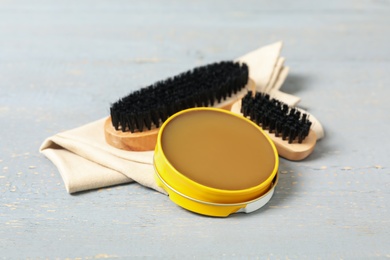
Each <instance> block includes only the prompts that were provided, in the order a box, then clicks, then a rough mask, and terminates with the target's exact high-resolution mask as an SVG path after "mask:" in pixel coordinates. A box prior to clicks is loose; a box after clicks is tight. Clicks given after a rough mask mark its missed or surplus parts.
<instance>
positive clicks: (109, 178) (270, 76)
mask: <svg viewBox="0 0 390 260" xmlns="http://www.w3.org/2000/svg"><path fill="white" fill-rule="evenodd" d="M281 49H282V42H276V43H273V44H270V45H267V46H264V47H261V48H259V49H257V50H254V51H252V52H250V53H248V54H246V55H244V56H242V57H240V58H238V59H236V60H237V61H240V62H245V63H247V64H248V67H249V75H250V77H251V78H252V79H253V80H254V81H255V83H256V89H257V90H259V91H263V92H267V93H270V95H271V96H273V97H275V98H277V99H279V100H281V101H283V102H285V103H287V104H289V105H292V106H295V105H296V104H297V103H298V102H299V101H300V99H299V98H298V97H295V96H293V95H290V94H287V93H283V92H281V91H280V90H279V88H280V87H281V86H282V84H283V82H284V81H285V79H286V77H287V75H288V72H289V68H288V67H286V66H284V62H285V58H284V57H280V52H281ZM239 106H240V103H237V104H236V105H235V106H233V110H237V111H239V109H240V107H239ZM313 118H314V117H311V119H312V121H313ZM314 119H315V118H314ZM315 120H316V119H315ZM104 121H105V118H102V119H100V120H97V121H95V122H92V123H89V124H86V125H83V126H81V127H78V128H75V129H72V130H68V131H65V132H62V133H58V134H56V135H54V136H52V137H49V138H47V139H46V140H45V141H44V142H43V143H42V145H41V147H40V152H41V153H42V154H44V155H45V156H46V157H47V158H48V159H49V160H51V161H52V163H53V164H54V165H55V166H56V167H57V168H58V171H59V172H60V174H61V176H62V179H63V181H64V184H65V188H66V190H67V191H68V192H69V193H75V192H79V191H84V190H91V189H97V188H102V187H107V186H112V185H117V184H124V183H130V182H134V181H135V182H137V183H139V184H141V185H143V186H146V187H149V188H151V189H154V190H156V191H158V192H161V193H163V194H166V193H165V191H164V190H162V189H161V188H160V187H158V186H157V185H156V183H155V181H154V177H153V174H154V168H153V151H147V152H132V151H123V150H120V149H117V148H114V147H112V146H110V145H108V144H107V143H106V141H105V138H104ZM313 125H316V126H317V128H316V133H317V138H318V139H320V138H322V137H323V129H322V126H321V124H320V123H319V122H318V120H316V122H314V124H313Z"/></svg>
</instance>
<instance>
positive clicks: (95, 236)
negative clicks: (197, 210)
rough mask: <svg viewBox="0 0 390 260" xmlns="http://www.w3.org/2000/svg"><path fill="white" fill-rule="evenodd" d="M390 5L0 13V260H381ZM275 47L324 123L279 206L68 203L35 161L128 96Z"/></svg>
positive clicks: (292, 167) (108, 195)
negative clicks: (192, 209) (230, 208)
mask: <svg viewBox="0 0 390 260" xmlns="http://www.w3.org/2000/svg"><path fill="white" fill-rule="evenodd" d="M389 13H390V5H389V2H388V1H362V0H358V1H352V0H347V1H325V2H314V1H307V0H297V1H293V2H292V1H285V0H283V1H271V2H270V1H265V0H261V1H254V0H253V1H170V0H169V1H137V2H133V1H132V2H130V1H124V0H118V1H103V0H97V1H73V0H72V1H62V2H61V3H59V2H56V3H54V2H52V1H49V0H38V1H34V2H32V1H27V0H21V1H0V124H1V128H0V136H1V138H0V258H4V259H26V258H32V259H46V258H48V259H56V258H59V259H66V258H69V259H95V258H116V257H118V258H131V257H145V256H151V257H162V258H167V259H171V258H179V259H180V258H200V259H204V258H222V257H225V258H234V257H236V258H237V257H238V258H244V259H246V258H261V259H264V258H270V259H317V258H319V259H356V258H358V259H372V258H388V257H390V247H389V241H390V221H389V219H390V212H389V208H390V193H389V188H390V171H389V167H390V165H389V154H390V145H389V138H388V133H389V132H390V124H389V123H388V122H389V119H390V116H389V112H388V111H390V104H389V102H388V97H389V95H390V90H389V87H388V86H389V85H390V74H389V71H390V51H389V40H390V38H389V37H390V36H389V35H390V27H389V24H390V16H389ZM278 40H283V41H284V49H283V51H282V55H283V57H286V61H285V65H287V66H289V67H290V68H291V72H290V75H289V76H288V78H287V81H286V82H285V84H284V85H283V86H282V88H281V90H282V91H284V92H287V93H289V94H293V95H295V96H298V97H300V98H301V100H302V101H301V103H300V105H301V106H302V107H304V108H305V109H307V110H308V111H309V112H310V113H313V115H315V116H316V117H317V118H318V119H319V120H320V121H321V122H322V123H323V125H324V127H325V130H326V137H325V139H323V140H321V141H319V142H318V143H317V145H316V148H315V150H314V152H313V153H312V154H311V155H310V156H309V157H308V158H307V159H306V160H304V161H302V162H290V161H286V160H283V159H282V160H281V165H280V180H279V184H278V186H277V187H276V191H275V195H274V197H273V198H272V199H271V201H270V202H269V203H268V204H267V205H266V206H265V207H264V208H263V209H261V210H259V211H257V212H254V213H252V214H248V215H245V214H236V215H232V216H231V217H229V218H226V219H218V218H209V217H203V216H199V215H196V214H192V213H189V212H187V211H185V210H182V209H181V208H179V207H178V206H176V205H174V204H173V203H171V202H170V201H169V199H168V198H167V197H165V196H163V195H161V194H158V193H156V192H154V191H152V190H149V189H146V188H144V187H141V186H139V185H138V184H130V185H122V186H116V187H111V188H107V189H101V190H96V191H90V192H84V193H80V194H77V195H69V194H67V193H66V191H65V188H64V187H63V184H62V180H61V177H60V175H59V173H58V172H57V169H56V168H55V167H54V166H53V165H52V164H51V162H50V161H48V160H47V159H46V158H44V157H43V156H42V155H40V154H39V153H38V147H39V145H40V144H41V142H42V141H43V140H44V139H45V138H46V137H48V136H50V135H53V134H55V133H57V132H59V131H63V130H67V129H71V128H74V127H77V126H80V125H82V124H85V123H88V122H91V121H93V120H96V119H99V118H102V117H104V116H107V115H108V112H109V105H110V103H111V102H113V101H115V100H117V99H118V98H119V97H121V96H124V95H125V94H128V93H129V92H130V91H132V90H135V89H138V88H140V87H141V86H146V85H149V84H151V83H153V82H154V81H156V80H160V79H163V78H166V77H169V76H171V75H175V74H177V73H180V72H182V71H186V70H188V69H189V68H192V67H194V66H197V65H202V64H205V63H209V62H213V61H219V60H224V59H233V58H236V57H239V56H240V55H243V54H245V53H247V52H248V51H250V50H253V49H255V48H258V47H259V46H262V45H266V44H269V43H272V42H275V41H278Z"/></svg>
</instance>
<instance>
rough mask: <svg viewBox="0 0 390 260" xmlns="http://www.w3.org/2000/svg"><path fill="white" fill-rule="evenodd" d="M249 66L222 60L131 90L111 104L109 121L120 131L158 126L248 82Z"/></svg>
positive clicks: (212, 103)
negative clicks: (177, 114) (182, 112)
mask: <svg viewBox="0 0 390 260" xmlns="http://www.w3.org/2000/svg"><path fill="white" fill-rule="evenodd" d="M248 75H249V71H248V66H247V65H246V64H239V63H236V62H232V61H223V62H219V63H213V64H209V65H206V66H202V67H198V68H195V69H193V70H190V71H187V72H184V73H181V74H179V75H177V76H175V77H172V78H168V79H166V80H162V81H158V82H156V83H154V84H152V85H150V86H148V87H145V88H142V89H140V90H137V91H134V92H132V93H130V94H129V95H127V96H125V97H123V98H121V99H119V100H118V101H117V102H115V103H113V104H112V105H111V107H110V114H111V120H112V125H113V126H114V127H115V129H116V130H121V131H123V132H126V131H130V132H132V133H133V132H135V131H139V132H142V131H144V130H150V129H151V128H154V127H155V128H158V127H160V125H161V124H162V123H163V122H164V121H165V120H166V119H167V118H168V117H169V116H171V115H173V114H175V113H176V112H179V111H181V110H184V109H187V108H192V107H203V106H213V105H214V104H216V103H219V102H221V101H223V100H225V99H226V98H227V97H231V96H232V95H234V94H235V93H237V92H238V91H240V90H241V89H242V88H244V87H245V85H246V84H247V83H248Z"/></svg>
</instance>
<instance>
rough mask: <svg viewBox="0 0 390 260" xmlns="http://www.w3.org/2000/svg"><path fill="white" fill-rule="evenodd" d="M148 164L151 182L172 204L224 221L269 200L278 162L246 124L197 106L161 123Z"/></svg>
mask: <svg viewBox="0 0 390 260" xmlns="http://www.w3.org/2000/svg"><path fill="white" fill-rule="evenodd" d="M153 162H154V167H155V170H156V171H155V177H156V181H157V183H158V184H159V185H160V186H161V187H162V188H163V189H165V190H166V191H167V192H168V194H169V196H170V198H171V200H172V201H174V202H175V203H177V204H178V205H180V206H182V207H183V208H186V209H188V210H190V211H194V212H197V213H200V214H204V215H210V216H226V213H227V212H229V214H231V213H233V212H236V211H238V210H241V209H245V208H246V207H247V205H250V204H251V203H252V202H253V201H258V200H261V198H263V196H264V195H265V194H268V196H272V193H273V189H274V187H275V184H276V182H275V179H277V178H276V176H277V170H278V166H279V157H278V154H277V151H276V148H275V146H274V144H273V142H272V141H271V140H270V138H269V137H268V135H267V134H265V133H264V132H263V130H262V129H261V128H260V127H259V126H257V125H256V124H254V123H253V122H252V121H250V120H248V119H246V118H244V117H242V116H240V115H237V114H234V113H232V112H230V111H226V110H221V109H216V108H209V107H202V108H191V109H187V110H183V111H180V112H178V113H176V114H174V115H172V116H171V117H169V118H168V120H166V121H165V122H164V124H163V125H162V126H161V128H160V131H159V134H158V137H157V144H156V148H155V153H154V160H153ZM270 194H271V195H270ZM269 198H270V197H269ZM268 200H269V199H268ZM260 204H261V203H260ZM200 205H202V206H200ZM205 205H207V206H205ZM221 205H225V206H224V207H222V208H225V209H224V210H221ZM232 207H233V208H232ZM226 209H228V210H227V211H226ZM219 211H221V212H219ZM222 212H223V213H222ZM244 212H245V210H244ZM229 214H227V215H229Z"/></svg>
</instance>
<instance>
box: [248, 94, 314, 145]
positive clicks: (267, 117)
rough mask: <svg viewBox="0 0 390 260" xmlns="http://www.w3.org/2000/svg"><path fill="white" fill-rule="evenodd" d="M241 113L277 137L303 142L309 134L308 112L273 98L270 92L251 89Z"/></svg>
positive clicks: (290, 141) (291, 141)
mask: <svg viewBox="0 0 390 260" xmlns="http://www.w3.org/2000/svg"><path fill="white" fill-rule="evenodd" d="M241 113H242V114H243V115H244V116H245V117H249V118H250V119H251V120H252V121H253V122H255V123H256V124H258V125H259V126H261V127H262V128H263V129H264V130H268V131H269V132H270V133H274V134H275V136H276V137H280V138H282V139H283V140H288V142H289V143H293V142H294V141H296V142H298V143H302V142H303V140H304V139H305V138H306V137H307V136H308V134H309V131H310V127H311V124H312V123H311V122H310V121H309V120H308V119H307V114H302V113H301V112H300V111H299V110H297V109H295V108H290V107H289V106H288V105H286V104H284V103H283V102H281V101H279V100H276V99H271V98H270V96H269V95H268V94H264V93H260V92H256V93H255V94H253V93H252V91H249V92H248V93H247V94H246V96H245V97H244V98H243V99H242V105H241Z"/></svg>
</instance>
